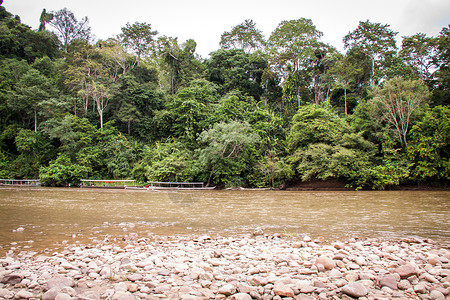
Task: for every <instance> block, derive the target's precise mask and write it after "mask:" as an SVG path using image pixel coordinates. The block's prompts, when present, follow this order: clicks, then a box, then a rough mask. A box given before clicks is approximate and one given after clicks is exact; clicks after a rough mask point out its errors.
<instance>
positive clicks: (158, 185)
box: [144, 181, 216, 191]
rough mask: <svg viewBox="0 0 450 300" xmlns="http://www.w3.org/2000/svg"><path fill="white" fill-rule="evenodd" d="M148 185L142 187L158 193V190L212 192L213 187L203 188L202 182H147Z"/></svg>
mask: <svg viewBox="0 0 450 300" xmlns="http://www.w3.org/2000/svg"><path fill="white" fill-rule="evenodd" d="M147 183H148V184H147V185H146V186H145V187H144V188H145V189H147V190H149V191H158V190H163V191H164V190H177V191H179V190H186V191H193V190H198V191H202V190H213V189H215V188H216V187H215V186H205V184H204V183H203V182H163V181H149V182H147Z"/></svg>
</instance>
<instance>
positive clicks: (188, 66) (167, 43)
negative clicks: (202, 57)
mask: <svg viewBox="0 0 450 300" xmlns="http://www.w3.org/2000/svg"><path fill="white" fill-rule="evenodd" d="M196 48H197V43H196V42H195V41H194V40H191V39H190V40H187V41H186V42H185V43H183V44H181V45H180V44H178V39H177V38H171V37H166V36H163V37H160V38H159V39H158V54H159V56H160V57H161V58H162V62H163V64H162V65H163V66H164V65H165V66H166V67H167V68H166V70H167V78H168V79H167V81H168V83H169V87H170V92H171V94H176V93H177V91H178V89H179V88H180V87H187V86H189V82H190V81H192V80H194V79H196V78H199V77H200V74H201V73H202V71H203V67H202V66H201V64H200V61H198V60H197V59H196V58H195V49H196ZM163 70H164V69H163ZM161 73H163V72H161Z"/></svg>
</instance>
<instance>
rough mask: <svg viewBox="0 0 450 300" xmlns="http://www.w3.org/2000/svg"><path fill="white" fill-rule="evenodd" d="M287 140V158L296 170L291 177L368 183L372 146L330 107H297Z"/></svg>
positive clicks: (360, 185)
mask: <svg viewBox="0 0 450 300" xmlns="http://www.w3.org/2000/svg"><path fill="white" fill-rule="evenodd" d="M287 140H288V149H289V152H290V155H289V157H288V158H287V159H288V161H289V163H290V165H291V166H292V167H293V168H294V169H295V170H296V173H295V175H296V176H295V177H293V178H292V179H293V180H296V179H297V178H300V179H301V180H302V181H308V180H310V179H313V178H316V179H321V180H327V179H338V180H341V181H343V182H346V183H348V184H350V185H352V186H354V187H362V186H364V185H367V184H369V181H370V174H371V160H372V157H373V155H374V154H375V146H374V145H373V144H372V143H371V142H369V141H367V140H365V139H364V137H363V136H362V133H357V132H354V131H353V130H352V128H351V127H350V126H349V124H348V123H347V122H346V120H345V119H341V118H339V117H338V116H337V114H335V113H334V112H333V111H332V110H330V109H329V108H326V107H320V106H318V105H311V104H309V105H304V106H302V107H300V109H299V110H298V113H297V114H296V115H295V116H294V118H293V121H292V127H291V130H290V132H289V135H288V138H287Z"/></svg>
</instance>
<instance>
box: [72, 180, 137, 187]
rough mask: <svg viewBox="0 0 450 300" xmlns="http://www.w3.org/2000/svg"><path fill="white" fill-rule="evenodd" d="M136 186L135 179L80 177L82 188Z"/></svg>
mask: <svg viewBox="0 0 450 300" xmlns="http://www.w3.org/2000/svg"><path fill="white" fill-rule="evenodd" d="M132 186H136V180H114V179H81V185H80V187H82V188H106V189H123V188H128V187H132Z"/></svg>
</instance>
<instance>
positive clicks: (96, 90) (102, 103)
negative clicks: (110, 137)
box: [86, 81, 110, 128]
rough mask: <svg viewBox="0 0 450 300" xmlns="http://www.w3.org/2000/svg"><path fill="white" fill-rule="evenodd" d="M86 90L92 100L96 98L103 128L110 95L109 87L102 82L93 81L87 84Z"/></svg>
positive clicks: (95, 101)
mask: <svg viewBox="0 0 450 300" xmlns="http://www.w3.org/2000/svg"><path fill="white" fill-rule="evenodd" d="M86 92H87V93H88V95H89V96H90V97H91V98H92V100H94V103H95V106H96V108H97V112H98V115H99V117H100V128H103V112H104V111H105V109H106V107H107V106H108V102H109V97H110V96H109V91H108V88H107V87H106V86H105V85H103V84H101V83H97V82H95V81H92V82H90V83H87V84H86Z"/></svg>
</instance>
